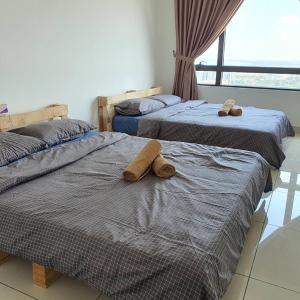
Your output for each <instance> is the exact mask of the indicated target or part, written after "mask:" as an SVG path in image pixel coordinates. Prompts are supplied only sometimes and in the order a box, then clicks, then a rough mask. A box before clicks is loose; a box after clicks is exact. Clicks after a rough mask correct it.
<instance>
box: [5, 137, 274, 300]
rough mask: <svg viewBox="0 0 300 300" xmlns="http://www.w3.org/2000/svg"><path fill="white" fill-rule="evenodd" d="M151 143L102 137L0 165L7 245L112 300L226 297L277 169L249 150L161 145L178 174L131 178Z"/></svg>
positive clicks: (144, 140) (168, 143)
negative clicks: (134, 163)
mask: <svg viewBox="0 0 300 300" xmlns="http://www.w3.org/2000/svg"><path fill="white" fill-rule="evenodd" d="M146 142H147V140H146V139H142V138H138V137H129V136H127V135H125V134H120V133H99V135H97V136H94V137H90V138H88V139H86V140H82V141H79V142H74V143H70V144H65V145H62V146H58V147H55V148H51V149H47V150H44V151H42V152H39V153H36V154H33V155H31V156H29V157H28V158H25V159H22V160H19V161H18V162H15V163H12V164H10V165H8V166H6V167H2V168H0V192H1V194H0V250H2V251H6V252H9V253H11V254H15V255H18V256H21V257H23V258H25V259H28V260H31V261H34V262H37V263H40V264H43V265H45V266H46V267H49V268H54V269H55V270H57V271H59V272H62V273H64V274H68V275H69V276H71V277H74V278H77V279H80V280H84V281H86V282H87V284H88V285H90V286H91V287H94V288H97V289H98V290H99V291H101V292H102V293H104V294H106V295H108V296H111V297H113V298H114V299H172V300H173V299H180V300H182V299H189V300H190V299H208V300H215V299H219V298H220V297H221V296H222V295H223V293H224V292H225V290H226V287H227V286H228V284H229V282H230V280H231V278H232V275H233V273H234V271H235V269H236V266H237V262H238V259H239V256H240V253H241V251H242V248H243V244H244V241H245V236H246V233H247V230H248V228H249V227H250V220H251V216H252V214H253V212H254V210H255V208H256V206H257V203H258V202H259V199H260V197H261V194H262V192H263V190H264V188H265V186H266V185H267V189H269V188H271V182H270V173H269V172H270V170H269V165H268V163H267V162H266V161H265V160H264V159H263V158H262V157H261V156H260V155H258V154H256V153H252V152H247V151H239V150H233V149H223V148H218V147H210V146H203V145H197V144H188V143H177V142H168V141H165V142H162V145H163V153H164V155H165V156H166V158H168V159H169V160H171V161H172V163H174V164H175V166H176V168H177V175H176V176H175V177H173V178H171V179H168V180H164V179H161V178H157V177H155V176H154V175H152V174H148V175H147V176H146V177H145V178H144V179H143V180H141V181H140V182H137V183H128V182H125V181H123V179H122V170H124V168H125V167H126V166H127V164H128V162H129V161H130V160H131V159H132V158H133V157H134V156H135V155H136V154H137V152H138V151H139V150H140V149H141V148H142V147H143V146H144V144H145V143H146Z"/></svg>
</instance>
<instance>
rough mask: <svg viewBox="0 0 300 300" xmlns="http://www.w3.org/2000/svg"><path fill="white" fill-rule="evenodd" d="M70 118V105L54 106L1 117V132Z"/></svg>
mask: <svg viewBox="0 0 300 300" xmlns="http://www.w3.org/2000/svg"><path fill="white" fill-rule="evenodd" d="M67 117H68V105H64V104H52V105H49V106H47V107H46V108H42V109H39V110H35V111H32V112H26V113H21V114H14V115H2V116H1V115H0V131H8V130H11V129H15V128H19V127H23V126H26V125H29V124H33V123H37V122H42V121H49V120H54V119H59V118H61V119H64V118H67Z"/></svg>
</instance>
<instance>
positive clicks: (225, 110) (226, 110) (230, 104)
mask: <svg viewBox="0 0 300 300" xmlns="http://www.w3.org/2000/svg"><path fill="white" fill-rule="evenodd" d="M234 105H235V100H234V99H228V100H226V101H225V102H224V104H223V107H222V108H221V109H220V110H219V112H218V115H219V117H225V116H228V114H229V111H230V110H231V109H232V108H233V106H234Z"/></svg>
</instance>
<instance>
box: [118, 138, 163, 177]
mask: <svg viewBox="0 0 300 300" xmlns="http://www.w3.org/2000/svg"><path fill="white" fill-rule="evenodd" d="M160 152H161V144H160V142H159V141H157V140H151V141H149V142H148V143H147V144H146V145H145V147H144V148H143V149H142V150H141V151H140V153H139V154H138V155H137V156H136V157H135V158H134V160H133V161H131V162H130V164H129V165H128V166H127V168H126V170H125V171H124V172H123V176H124V179H125V180H127V181H131V182H135V181H139V180H140V179H142V178H143V177H144V176H145V175H146V174H147V173H148V172H149V171H150V169H151V165H152V163H153V161H154V160H155V158H156V157H157V156H158V155H159V154H160Z"/></svg>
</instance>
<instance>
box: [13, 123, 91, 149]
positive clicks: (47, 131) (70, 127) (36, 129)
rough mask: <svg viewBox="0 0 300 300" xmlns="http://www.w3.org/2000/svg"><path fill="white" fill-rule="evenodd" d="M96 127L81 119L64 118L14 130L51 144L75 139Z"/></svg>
mask: <svg viewBox="0 0 300 300" xmlns="http://www.w3.org/2000/svg"><path fill="white" fill-rule="evenodd" d="M92 129H95V127H94V126H92V125H90V124H89V123H87V122H84V121H81V120H73V119H63V120H53V121H49V122H42V123H37V124H32V125H28V126H26V127H22V128H18V129H15V130H13V132H14V133H18V134H21V135H27V136H33V137H35V138H38V139H40V140H42V141H44V142H46V143H47V144H48V145H49V146H53V145H56V144H61V143H63V142H66V141H70V140H73V139H75V138H77V137H79V136H81V135H83V134H84V133H86V132H89V131H91V130H92Z"/></svg>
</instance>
